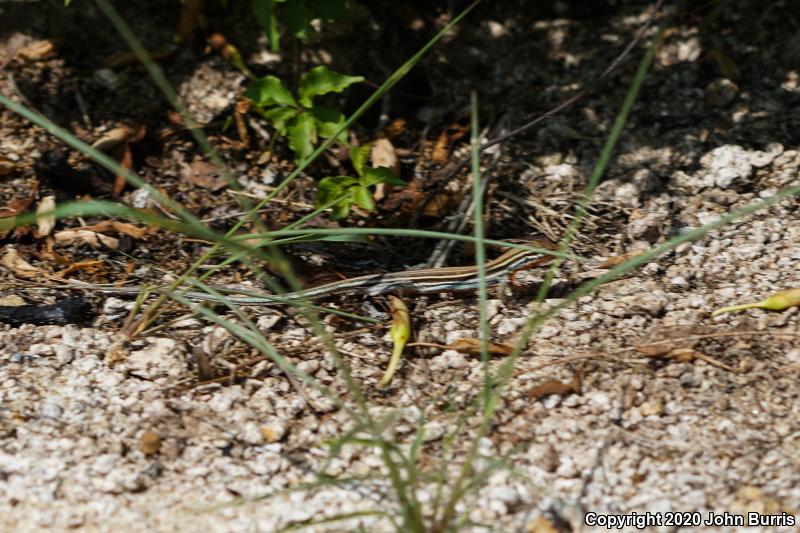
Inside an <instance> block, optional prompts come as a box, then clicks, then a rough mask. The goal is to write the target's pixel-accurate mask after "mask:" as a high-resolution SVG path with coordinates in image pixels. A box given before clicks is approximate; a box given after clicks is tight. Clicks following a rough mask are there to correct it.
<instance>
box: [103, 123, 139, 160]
mask: <svg viewBox="0 0 800 533" xmlns="http://www.w3.org/2000/svg"><path fill="white" fill-rule="evenodd" d="M137 131H138V130H137V128H134V127H133V126H129V125H128V124H123V125H121V126H117V127H116V128H114V129H111V130H109V131H107V132H106V133H105V134H104V135H103V136H102V137H100V138H99V139H97V140H96V141H95V142H93V143H92V148H94V149H95V150H100V151H101V152H103V153H106V154H107V153H109V152H111V151H112V150H114V149H115V148H117V147H119V146H120V145H122V144H123V143H126V142H128V141H129V140H130V139H131V138H132V137H133V136H134V135H136V133H137Z"/></svg>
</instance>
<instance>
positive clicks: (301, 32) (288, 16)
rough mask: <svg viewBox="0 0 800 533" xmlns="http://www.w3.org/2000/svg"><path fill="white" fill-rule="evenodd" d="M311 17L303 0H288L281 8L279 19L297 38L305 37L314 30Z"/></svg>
mask: <svg viewBox="0 0 800 533" xmlns="http://www.w3.org/2000/svg"><path fill="white" fill-rule="evenodd" d="M311 19H312V15H311V11H310V10H309V9H308V8H307V7H306V3H305V0H288V2H286V5H285V6H284V7H283V9H281V21H282V22H283V23H284V24H286V29H288V30H289V31H290V32H292V34H293V35H294V36H295V37H297V38H299V39H305V37H306V35H307V34H308V33H309V32H311V31H313V30H314V28H312V27H311Z"/></svg>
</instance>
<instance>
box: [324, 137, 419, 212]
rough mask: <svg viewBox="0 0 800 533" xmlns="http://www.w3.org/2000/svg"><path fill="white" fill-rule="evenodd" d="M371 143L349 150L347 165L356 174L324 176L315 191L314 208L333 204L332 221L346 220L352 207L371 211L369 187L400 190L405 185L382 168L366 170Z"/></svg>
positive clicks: (373, 202)
mask: <svg viewBox="0 0 800 533" xmlns="http://www.w3.org/2000/svg"><path fill="white" fill-rule="evenodd" d="M371 149H372V143H369V144H365V145H362V146H355V147H351V148H350V161H351V162H352V164H353V168H354V169H355V171H356V174H358V178H354V177H352V176H328V177H327V178H323V179H322V180H321V181H320V182H319V186H318V189H317V206H318V207H319V206H323V205H329V204H333V206H332V209H333V214H332V215H331V219H332V220H341V219H343V218H347V215H349V214H350V208H351V207H352V206H353V204H355V205H357V206H358V207H360V208H361V209H363V210H365V211H373V210H374V209H375V201H374V200H373V199H372V187H374V186H375V185H378V184H379V183H385V184H387V185H396V186H399V187H402V186H404V185H406V182H405V181H403V180H401V179H400V178H398V177H397V176H395V175H394V172H392V170H391V169H389V168H386V167H369V166H367V158H368V157H369V153H370V150H371Z"/></svg>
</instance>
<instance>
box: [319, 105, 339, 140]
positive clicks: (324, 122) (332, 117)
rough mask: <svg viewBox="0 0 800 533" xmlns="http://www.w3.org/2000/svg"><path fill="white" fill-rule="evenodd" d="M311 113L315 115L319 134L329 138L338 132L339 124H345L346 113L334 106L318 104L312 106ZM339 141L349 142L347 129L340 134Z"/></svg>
mask: <svg viewBox="0 0 800 533" xmlns="http://www.w3.org/2000/svg"><path fill="white" fill-rule="evenodd" d="M311 114H312V115H314V119H315V120H316V124H317V130H318V131H319V136H320V137H322V138H323V139H327V138H328V137H330V136H332V135H333V134H334V133H336V130H337V129H339V126H341V125H342V124H344V120H345V118H344V115H343V114H342V113H341V112H339V111H338V110H336V109H334V108H332V107H325V106H317V107H312V108H311ZM339 141H341V142H347V130H343V131H342V133H341V134H339Z"/></svg>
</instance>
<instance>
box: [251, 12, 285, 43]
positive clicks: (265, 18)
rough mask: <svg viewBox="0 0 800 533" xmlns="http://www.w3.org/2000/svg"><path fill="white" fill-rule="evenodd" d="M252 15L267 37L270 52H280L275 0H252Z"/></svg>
mask: <svg viewBox="0 0 800 533" xmlns="http://www.w3.org/2000/svg"><path fill="white" fill-rule="evenodd" d="M278 1H280V0H278ZM253 15H254V16H255V18H256V22H258V24H259V26H261V28H262V29H263V30H264V33H265V34H266V35H267V39H269V44H270V47H271V48H272V51H273V52H277V51H278V50H280V35H279V34H278V21H277V20H276V19H275V0H253Z"/></svg>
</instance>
